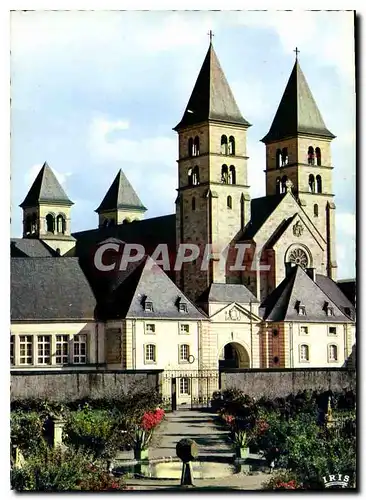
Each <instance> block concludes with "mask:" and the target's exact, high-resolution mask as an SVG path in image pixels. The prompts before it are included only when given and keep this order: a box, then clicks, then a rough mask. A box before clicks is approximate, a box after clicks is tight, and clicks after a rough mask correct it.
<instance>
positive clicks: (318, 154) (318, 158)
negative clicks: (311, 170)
mask: <svg viewBox="0 0 366 500" xmlns="http://www.w3.org/2000/svg"><path fill="white" fill-rule="evenodd" d="M315 156H316V164H317V165H318V167H320V165H321V164H322V153H321V151H320V148H315Z"/></svg>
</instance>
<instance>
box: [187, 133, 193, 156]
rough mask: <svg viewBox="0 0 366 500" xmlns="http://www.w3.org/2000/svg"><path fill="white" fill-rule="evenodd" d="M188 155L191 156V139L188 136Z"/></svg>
mask: <svg viewBox="0 0 366 500" xmlns="http://www.w3.org/2000/svg"><path fill="white" fill-rule="evenodd" d="M188 156H193V139H192V137H190V138H189V139H188Z"/></svg>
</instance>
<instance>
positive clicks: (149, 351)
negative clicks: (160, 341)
mask: <svg viewBox="0 0 366 500" xmlns="http://www.w3.org/2000/svg"><path fill="white" fill-rule="evenodd" d="M145 363H156V346H155V344H147V345H146V346H145Z"/></svg>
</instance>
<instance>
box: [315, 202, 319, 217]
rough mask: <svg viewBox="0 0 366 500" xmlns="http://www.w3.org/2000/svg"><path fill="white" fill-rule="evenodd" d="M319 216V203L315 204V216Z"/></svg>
mask: <svg viewBox="0 0 366 500" xmlns="http://www.w3.org/2000/svg"><path fill="white" fill-rule="evenodd" d="M318 216H319V207H318V205H317V204H315V205H314V217H318Z"/></svg>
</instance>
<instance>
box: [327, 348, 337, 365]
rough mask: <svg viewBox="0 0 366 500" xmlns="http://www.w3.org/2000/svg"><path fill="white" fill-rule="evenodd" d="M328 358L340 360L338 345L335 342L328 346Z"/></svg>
mask: <svg viewBox="0 0 366 500" xmlns="http://www.w3.org/2000/svg"><path fill="white" fill-rule="evenodd" d="M328 360H329V361H338V347H337V346H336V345H335V344H330V345H329V346H328Z"/></svg>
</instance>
